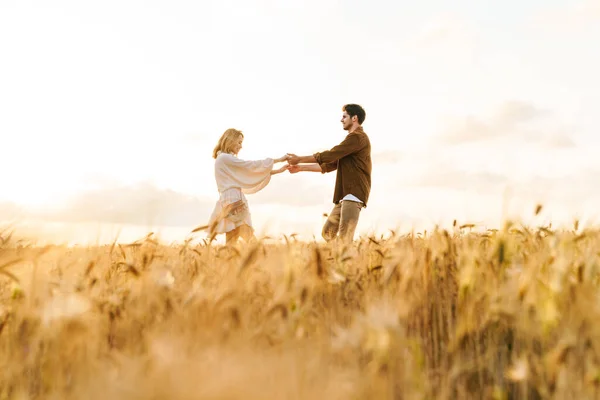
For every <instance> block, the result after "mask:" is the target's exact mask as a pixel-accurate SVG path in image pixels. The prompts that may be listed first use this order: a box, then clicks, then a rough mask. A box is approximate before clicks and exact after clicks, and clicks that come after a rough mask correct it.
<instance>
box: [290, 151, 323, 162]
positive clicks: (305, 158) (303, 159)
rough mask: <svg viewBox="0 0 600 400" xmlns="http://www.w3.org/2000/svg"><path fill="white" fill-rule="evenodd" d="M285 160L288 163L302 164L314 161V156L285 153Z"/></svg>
mask: <svg viewBox="0 0 600 400" xmlns="http://www.w3.org/2000/svg"><path fill="white" fill-rule="evenodd" d="M287 162H288V164H290V165H296V164H303V163H316V162H317V160H315V157H314V156H297V155H295V154H291V153H288V154H287Z"/></svg>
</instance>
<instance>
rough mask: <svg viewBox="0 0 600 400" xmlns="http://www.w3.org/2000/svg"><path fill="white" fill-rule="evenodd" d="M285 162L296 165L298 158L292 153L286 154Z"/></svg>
mask: <svg viewBox="0 0 600 400" xmlns="http://www.w3.org/2000/svg"><path fill="white" fill-rule="evenodd" d="M287 162H288V164H290V165H296V164H298V163H299V162H300V157H298V156H297V155H295V154H293V153H287Z"/></svg>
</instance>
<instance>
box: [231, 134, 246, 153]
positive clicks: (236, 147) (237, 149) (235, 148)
mask: <svg viewBox="0 0 600 400" xmlns="http://www.w3.org/2000/svg"><path fill="white" fill-rule="evenodd" d="M243 141H244V137H243V136H242V135H240V136H239V137H238V138H237V140H236V141H235V144H234V145H233V154H237V153H239V152H240V150H242V142H243Z"/></svg>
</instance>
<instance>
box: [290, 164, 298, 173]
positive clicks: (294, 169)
mask: <svg viewBox="0 0 600 400" xmlns="http://www.w3.org/2000/svg"><path fill="white" fill-rule="evenodd" d="M288 171H290V174H295V173H297V172H300V166H299V165H290V166H289V167H288Z"/></svg>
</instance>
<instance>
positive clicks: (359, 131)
mask: <svg viewBox="0 0 600 400" xmlns="http://www.w3.org/2000/svg"><path fill="white" fill-rule="evenodd" d="M352 133H365V131H363V127H362V125H359V126H358V127H357V128H356V129H355V130H353V131H352V132H348V134H352Z"/></svg>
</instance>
